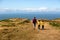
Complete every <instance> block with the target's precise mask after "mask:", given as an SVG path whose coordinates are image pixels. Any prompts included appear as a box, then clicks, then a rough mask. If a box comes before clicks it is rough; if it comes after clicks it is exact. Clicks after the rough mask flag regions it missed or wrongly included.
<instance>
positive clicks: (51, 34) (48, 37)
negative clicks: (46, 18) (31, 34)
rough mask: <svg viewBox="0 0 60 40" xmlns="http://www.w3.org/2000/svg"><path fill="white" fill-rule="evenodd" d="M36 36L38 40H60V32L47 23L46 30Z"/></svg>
mask: <svg viewBox="0 0 60 40" xmlns="http://www.w3.org/2000/svg"><path fill="white" fill-rule="evenodd" d="M36 36H37V40H60V30H56V29H54V28H53V27H52V26H51V25H49V24H48V23H45V30H40V32H39V33H37V34H36Z"/></svg>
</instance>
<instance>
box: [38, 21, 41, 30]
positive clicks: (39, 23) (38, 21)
mask: <svg viewBox="0 0 60 40" xmlns="http://www.w3.org/2000/svg"><path fill="white" fill-rule="evenodd" d="M40 21H41V20H38V30H40V26H41V25H40V24H41V22H40Z"/></svg>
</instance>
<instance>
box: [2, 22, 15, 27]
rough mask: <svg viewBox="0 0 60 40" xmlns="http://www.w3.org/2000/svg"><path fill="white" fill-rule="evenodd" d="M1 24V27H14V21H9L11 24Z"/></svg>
mask: <svg viewBox="0 0 60 40" xmlns="http://www.w3.org/2000/svg"><path fill="white" fill-rule="evenodd" d="M1 26H2V27H15V24H14V23H11V24H2V25H1Z"/></svg>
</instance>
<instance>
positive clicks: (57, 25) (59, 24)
mask: <svg viewBox="0 0 60 40" xmlns="http://www.w3.org/2000/svg"><path fill="white" fill-rule="evenodd" d="M49 24H50V25H52V26H53V27H56V28H57V29H60V23H57V22H50V23H49Z"/></svg>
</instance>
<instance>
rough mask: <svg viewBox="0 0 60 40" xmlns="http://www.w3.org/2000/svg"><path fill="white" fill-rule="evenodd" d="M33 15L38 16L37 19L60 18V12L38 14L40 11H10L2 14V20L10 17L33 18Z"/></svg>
mask: <svg viewBox="0 0 60 40" xmlns="http://www.w3.org/2000/svg"><path fill="white" fill-rule="evenodd" d="M33 17H36V18H37V19H49V20H52V19H56V18H60V14H38V13H35V14H34V13H31V14H26V13H25V14H23V13H15V14H14V13H12V14H10V13H8V14H0V20H3V19H9V18H27V19H33Z"/></svg>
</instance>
